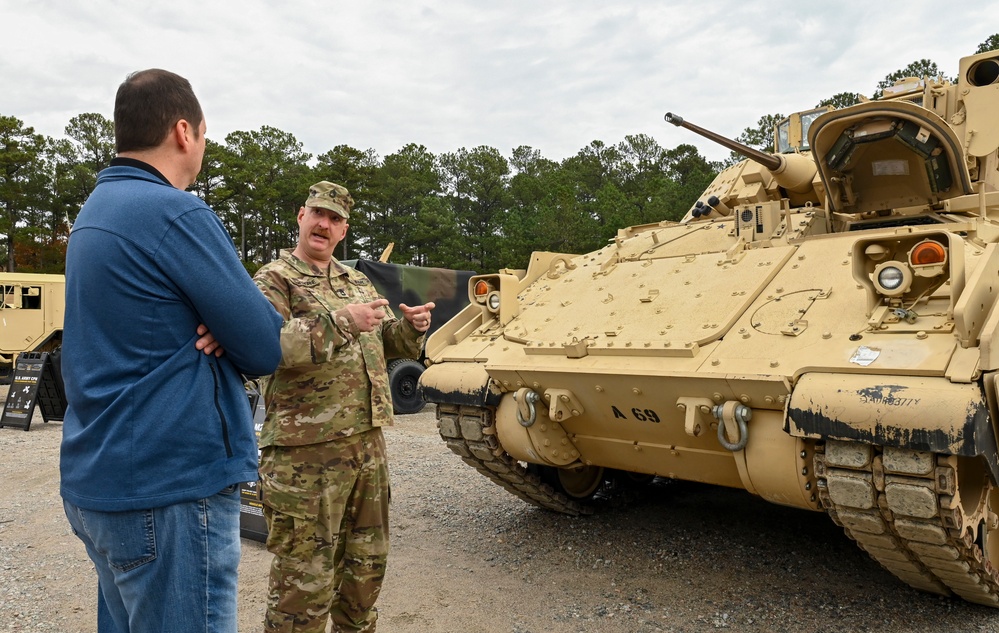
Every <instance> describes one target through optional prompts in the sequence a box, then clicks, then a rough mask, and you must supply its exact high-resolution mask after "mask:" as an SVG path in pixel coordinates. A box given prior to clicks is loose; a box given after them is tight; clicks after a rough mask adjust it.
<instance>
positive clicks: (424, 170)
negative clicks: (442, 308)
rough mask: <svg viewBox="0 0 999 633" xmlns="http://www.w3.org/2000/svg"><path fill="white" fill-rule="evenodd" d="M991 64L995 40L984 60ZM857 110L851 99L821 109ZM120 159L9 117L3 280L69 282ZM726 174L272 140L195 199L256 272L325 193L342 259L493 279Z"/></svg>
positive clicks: (220, 170) (259, 139) (649, 143)
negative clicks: (76, 241)
mask: <svg viewBox="0 0 999 633" xmlns="http://www.w3.org/2000/svg"><path fill="white" fill-rule="evenodd" d="M994 49H999V34H995V35H992V36H990V37H989V38H988V39H987V40H986V41H985V42H983V43H982V44H981V45H979V47H978V50H977V51H976V52H984V51H987V50H994ZM908 76H916V77H936V76H942V73H940V71H939V69H938V68H937V66H936V64H935V63H933V62H931V61H929V60H926V59H922V60H918V61H916V62H913V63H912V64H909V66H907V67H905V68H903V69H900V70H897V71H895V72H893V73H889V74H888V75H887V76H886V77H885V79H884V80H883V81H881V82H879V84H878V86H876V87H875V89H874V92H873V96H874V97H877V96H878V95H879V94H880V93H881V91H883V90H884V89H885V88H887V87H889V86H891V85H892V84H893V83H894V81H895V80H896V79H899V78H902V77H908ZM860 100H861V96H860V95H859V94H857V93H849V92H844V93H838V94H836V95H833V96H831V97H829V98H828V99H824V100H822V101H821V102H819V104H818V105H819V106H821V105H832V106H833V107H843V106H846V105H851V104H852V103H857V102H858V101H860ZM782 118H783V116H782V115H780V114H776V113H775V114H768V115H764V116H763V117H761V118H760V119H759V121H758V122H757V124H756V125H755V126H751V127H747V128H746V129H745V130H744V131H743V133H742V134H741V135H740V136H739V137H738V140H740V141H742V142H743V143H745V144H747V145H750V146H752V147H756V148H759V149H763V150H770V149H771V147H772V140H771V139H772V131H773V125H774V123H776V122H777V121H779V120H780V119H782ZM114 155H115V152H114V129H113V124H112V122H111V121H110V120H108V119H107V118H106V117H104V116H103V115H101V114H98V113H93V112H90V113H84V114H80V115H78V116H76V117H73V118H72V119H71V120H70V121H69V123H68V124H67V126H66V128H65V137H64V138H51V137H47V136H43V135H41V134H37V133H36V132H35V131H34V129H33V128H32V127H30V126H28V125H26V124H25V123H24V122H23V121H21V120H20V119H18V118H16V117H14V116H5V115H2V114H0V267H2V269H3V270H7V271H15V270H17V271H22V272H46V273H60V272H63V270H64V267H65V253H66V243H67V241H68V236H69V230H70V227H71V226H72V223H73V221H74V220H75V218H76V214H77V213H79V210H80V207H81V206H82V205H83V202H84V201H85V200H86V198H87V196H88V195H89V194H90V192H91V191H92V190H93V188H94V185H95V183H96V179H97V174H98V173H99V172H100V170H101V169H103V168H104V167H106V166H107V165H108V163H109V162H110V160H111V159H112V158H113V157H114ZM730 160H734V158H733V159H730ZM724 165H725V163H723V162H715V161H710V160H708V159H706V158H705V157H704V156H702V155H701V154H700V153H699V152H698V150H697V148H696V147H694V146H693V145H689V144H681V145H677V146H676V147H674V148H664V147H662V146H661V145H659V143H658V142H656V140H655V139H654V138H652V137H650V136H648V135H645V134H638V135H633V136H626V137H625V138H624V140H622V141H620V142H618V143H615V144H606V143H604V142H602V141H597V140H595V141H593V142H591V143H590V144H589V145H587V146H586V147H584V148H582V149H581V150H579V152H577V153H576V154H575V155H574V156H571V157H569V158H566V159H564V160H561V161H554V160H550V159H548V158H545V157H544V156H542V155H541V152H540V151H539V150H537V149H534V148H532V147H529V146H520V147H517V148H515V149H513V150H512V152H511V153H510V154H509V155H508V156H506V155H503V154H502V153H501V152H500V151H499V150H497V149H496V148H493V147H488V146H478V147H473V148H471V149H468V148H461V149H458V150H457V151H454V152H446V153H442V154H434V153H432V152H430V151H429V150H427V148H426V147H424V146H422V145H417V144H408V145H406V146H404V147H402V148H401V149H400V150H399V151H397V152H395V153H392V154H388V155H386V156H378V155H377V154H376V152H375V151H374V150H372V149H367V150H360V149H357V148H354V147H350V146H348V145H338V146H336V147H334V148H332V149H330V150H329V151H327V152H325V153H322V154H319V155H316V156H313V155H311V154H309V153H307V152H305V151H304V149H303V144H302V143H301V142H300V141H299V140H298V139H297V138H295V136H294V135H293V134H291V133H289V132H285V131H283V130H279V129H277V128H273V127H270V126H263V127H261V128H260V129H259V130H254V131H235V132H232V133H230V134H229V135H227V136H226V137H225V139H224V141H223V142H221V143H219V142H216V141H214V140H212V139H210V138H209V139H208V140H207V143H206V150H205V157H204V162H203V165H202V169H201V174H200V175H199V176H198V180H197V182H196V183H195V184H194V185H193V186H192V187H191V190H192V191H193V192H194V193H195V194H197V195H198V196H200V197H201V198H202V199H204V200H205V202H207V203H208V205H209V206H211V207H212V208H213V209H214V210H215V211H216V213H218V215H219V217H220V218H221V220H222V222H223V224H224V225H225V227H226V229H227V230H228V231H229V234H230V235H231V236H232V238H233V240H234V242H235V245H236V248H237V250H238V252H239V255H240V258H241V259H242V260H243V262H244V264H245V266H246V267H247V269H248V270H250V271H251V272H252V271H255V270H256V269H257V268H258V267H259V266H261V265H263V264H264V263H266V262H268V261H270V260H272V259H274V258H275V257H276V256H277V254H278V251H279V250H280V249H281V248H286V247H289V246H291V245H293V244H294V243H295V240H296V238H297V234H298V228H297V223H296V215H297V212H298V209H299V207H300V206H301V205H302V203H303V202H304V199H305V192H306V191H307V189H308V187H309V185H311V184H312V183H314V182H316V181H318V180H331V181H333V182H338V183H341V184H343V185H344V186H346V187H347V188H348V189H349V190H350V192H351V195H352V196H353V198H354V201H355V206H354V211H353V212H352V213H351V218H350V225H351V228H350V231H349V233H348V235H347V239H345V240H344V242H343V243H342V244H341V246H340V247H338V252H337V256H338V257H339V258H341V259H349V258H376V257H378V256H379V255H380V253H381V252H382V250H383V249H384V248H385V247H386V246H387V245H388V243H389V242H393V243H394V244H395V247H394V250H393V252H392V259H391V261H393V262H395V263H405V264H414V265H420V266H439V267H444V268H458V269H466V270H476V271H479V272H487V271H495V270H498V269H500V268H507V267H509V268H516V267H523V266H525V265H526V263H527V261H528V258H529V257H530V254H531V252H533V251H535V250H549V251H558V252H568V253H583V252H588V251H592V250H595V249H597V248H599V247H601V246H602V245H604V244H606V243H607V240H609V239H610V238H612V237H613V236H614V234H615V233H616V231H617V229H618V228H620V227H624V226H631V225H636V224H644V223H650V222H659V221H662V220H678V219H680V218H681V217H682V216H683V214H684V213H686V211H687V210H688V209H689V208H690V205H691V204H692V202H693V201H694V200H696V199H697V197H698V196H699V195H700V194H701V192H702V191H703V190H704V189H705V188H706V187H707V185H708V184H709V183H710V182H711V180H712V179H713V178H714V176H715V175H716V174H717V172H718V171H719V170H720V169H721V168H722V167H723V166H724Z"/></svg>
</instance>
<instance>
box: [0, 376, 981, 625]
mask: <svg viewBox="0 0 999 633" xmlns="http://www.w3.org/2000/svg"><path fill="white" fill-rule="evenodd" d="M5 394H6V388H3V389H0V396H5ZM61 430H62V425H61V423H58V422H52V423H48V424H45V423H43V422H42V420H41V417H40V416H39V415H38V414H37V413H36V415H35V418H34V420H33V422H32V426H31V430H30V431H28V432H24V431H22V430H19V429H10V428H3V429H0V456H2V457H0V485H2V486H3V488H2V492H0V631H32V632H35V631H60V632H65V633H75V632H84V631H93V630H94V629H95V620H96V618H95V613H94V611H95V600H96V577H95V575H94V573H93V568H92V567H91V565H90V562H89V560H88V559H87V556H86V553H85V552H84V550H83V546H82V545H81V544H80V543H79V541H77V539H76V538H75V537H74V536H73V535H72V534H71V533H70V531H69V528H68V525H67V523H66V518H65V516H64V515H63V510H62V503H61V501H60V499H59V492H58V481H59V470H58V461H59V441H60V436H61ZM386 437H387V440H388V447H389V454H390V467H391V474H392V549H391V554H390V556H389V568H388V573H387V577H386V580H385V586H384V590H383V593H382V596H381V599H380V600H379V608H380V613H381V615H380V619H379V627H378V630H379V631H381V632H382V633H395V632H398V633H416V632H421V633H428V632H429V633H453V632H459V631H461V632H480V633H511V632H512V633H542V632H546V633H547V632H551V633H577V632H580V631H583V632H590V631H592V632H601V633H604V632H606V633H619V632H620V633H636V632H657V631H670V632H695V631H713V630H717V629H726V628H727V629H731V630H735V631H815V632H818V631H872V632H873V631H878V632H885V631H887V632H889V633H901V632H903V631H927V632H929V631H934V632H935V631H943V630H946V631H953V632H965V631H966V632H969V633H970V632H976V633H980V632H983V631H986V632H988V631H999V611H997V610H993V609H988V608H985V607H979V606H975V605H971V604H967V603H964V602H962V601H960V600H951V599H945V598H940V597H937V596H933V595H929V594H923V593H919V592H917V591H915V590H912V589H910V588H908V587H906V586H905V585H903V584H902V583H901V582H899V581H898V580H896V579H895V578H894V577H892V576H891V575H889V574H888V573H887V572H885V571H884V570H882V569H881V568H880V567H879V566H878V565H877V564H876V563H875V562H873V561H872V560H871V559H869V558H868V557H867V556H866V555H865V554H864V553H863V552H861V551H860V550H859V549H858V548H857V547H856V546H855V545H854V544H853V543H852V542H851V541H850V540H849V539H847V538H846V536H844V535H843V533H842V531H841V530H839V529H838V528H836V527H835V526H834V525H833V524H832V522H831V521H830V520H829V519H828V518H827V517H826V516H825V515H823V514H821V513H813V512H805V511H801V510H795V509H790V508H783V507H780V506H774V505H770V504H768V503H765V502H763V501H761V500H760V499H758V498H755V497H753V496H751V495H749V494H748V493H746V492H743V491H740V490H728V489H722V488H714V487H710V486H702V485H696V484H689V483H683V482H668V481H665V480H656V482H654V483H653V485H652V486H650V487H649V488H648V490H647V491H646V492H645V493H644V494H643V495H642V496H641V498H639V499H636V500H634V501H632V502H630V503H628V504H617V503H611V502H604V503H602V504H601V506H600V507H599V508H598V511H597V513H596V514H595V515H594V516H590V517H585V518H573V517H568V516H563V515H557V514H552V513H550V512H546V511H543V510H540V509H537V508H533V507H531V506H528V505H526V504H525V503H523V502H522V501H520V500H518V499H516V498H514V497H512V496H511V495H509V494H508V493H506V492H505V491H503V490H501V489H500V488H499V487H497V486H496V485H495V484H493V483H491V482H490V481H488V480H486V479H485V478H484V477H482V476H481V475H479V474H478V473H476V472H475V471H473V470H472V469H471V468H469V467H468V466H466V465H465V464H464V463H463V462H462V461H461V460H460V459H459V458H458V457H457V456H456V455H454V454H452V453H451V452H450V451H449V450H448V449H447V447H446V446H445V445H444V443H443V442H442V441H441V439H440V438H439V436H438V435H437V429H436V424H435V420H434V412H433V407H428V408H427V409H425V410H424V412H422V413H420V414H416V415H408V416H399V417H398V418H397V422H396V426H395V427H393V428H391V429H389V430H388V431H387V433H386ZM270 558H271V557H270V554H268V553H267V552H266V551H265V550H264V548H263V545H262V544H260V543H257V542H255V541H250V540H244V541H243V559H242V562H241V564H240V596H239V600H240V606H239V630H240V631H246V632H249V631H258V630H260V624H261V622H262V619H263V612H264V600H265V593H266V585H267V571H268V566H269V564H270Z"/></svg>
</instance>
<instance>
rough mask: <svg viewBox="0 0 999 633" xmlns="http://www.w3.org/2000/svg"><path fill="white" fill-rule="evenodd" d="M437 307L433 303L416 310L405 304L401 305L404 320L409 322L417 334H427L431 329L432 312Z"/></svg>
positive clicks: (417, 307)
mask: <svg viewBox="0 0 999 633" xmlns="http://www.w3.org/2000/svg"><path fill="white" fill-rule="evenodd" d="M436 307H437V306H436V305H434V302H433V301H430V302H429V303H424V304H423V305H421V306H416V307H415V308H411V307H409V306H408V305H406V304H405V303H400V304H399V309H400V310H401V311H402V316H403V318H405V319H406V320H407V321H409V322H410V323H411V324H412V325H413V327H414V328H415V329H416V331H417V332H426V331H427V330H429V329H430V311H431V310H433V309H434V308H436Z"/></svg>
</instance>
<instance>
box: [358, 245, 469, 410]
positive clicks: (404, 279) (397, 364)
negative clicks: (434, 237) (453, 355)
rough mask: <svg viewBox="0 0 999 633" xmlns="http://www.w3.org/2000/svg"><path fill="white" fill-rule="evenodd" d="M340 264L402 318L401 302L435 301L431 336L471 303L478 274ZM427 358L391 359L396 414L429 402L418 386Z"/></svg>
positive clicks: (378, 264) (369, 262)
mask: <svg viewBox="0 0 999 633" xmlns="http://www.w3.org/2000/svg"><path fill="white" fill-rule="evenodd" d="M387 252H390V251H387ZM386 258H387V253H385V254H383V255H382V259H386ZM341 263H343V264H344V265H347V266H351V267H353V268H355V269H357V270H359V271H360V272H362V273H364V274H365V275H366V276H367V277H368V279H370V280H371V283H372V284H374V286H375V288H376V289H377V290H378V293H379V294H380V295H382V296H383V297H385V298H386V299H388V302H389V306H390V307H391V308H392V312H393V314H395V316H396V317H399V318H402V313H401V312H399V304H400V303H405V304H406V305H408V306H414V305H420V304H424V303H427V302H428V301H433V302H434V304H435V305H436V307H435V308H434V310H433V313H432V318H431V321H430V329H429V330H428V331H427V335H428V336H429V335H431V334H433V333H434V332H436V331H437V330H438V329H440V327H441V326H442V325H444V324H445V323H446V322H447V321H448V320H449V319H451V317H453V316H454V315H456V314H458V313H459V312H460V311H461V310H462V309H463V308H464V307H465V306H467V305H468V280H469V279H471V278H472V276H473V275H475V273H474V272H472V271H470V270H451V269H448V268H432V267H424V266H409V265H404V264H392V263H389V262H385V261H380V260H373V259H352V260H346V261H343V262H341ZM424 359H425V356H421V357H420V358H396V359H388V372H389V385H390V387H391V389H392V408H393V409H394V410H395V412H396V413H401V414H408V413H417V412H419V411H421V410H422V409H423V407H424V406H425V405H426V402H425V401H424V400H423V395H422V392H421V391H420V388H419V381H420V376H421V375H422V374H423V370H424V364H423V362H424Z"/></svg>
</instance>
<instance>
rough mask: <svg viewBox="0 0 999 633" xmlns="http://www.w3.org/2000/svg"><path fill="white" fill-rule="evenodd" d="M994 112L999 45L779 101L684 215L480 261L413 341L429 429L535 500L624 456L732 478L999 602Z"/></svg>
mask: <svg viewBox="0 0 999 633" xmlns="http://www.w3.org/2000/svg"><path fill="white" fill-rule="evenodd" d="M997 112H999V52H992V53H985V54H981V55H976V56H972V57H967V58H964V59H962V60H961V63H960V73H959V77H958V79H957V83H956V84H950V83H948V82H940V81H933V80H918V81H915V80H913V81H907V82H902V83H900V84H898V85H896V86H895V87H894V88H893V89H890V90H888V91H886V96H885V99H883V100H880V101H873V102H867V103H861V104H859V105H855V106H852V107H848V108H843V109H840V110H835V111H828V112H827V111H826V110H825V109H822V110H816V111H811V112H805V113H800V114H797V115H793V116H791V117H789V118H788V119H787V120H785V121H784V122H783V123H781V124H780V125H779V126H778V129H777V134H776V143H775V149H776V150H777V151H776V152H775V153H774V154H773V155H771V154H761V153H758V152H756V153H753V152H752V150H749V152H748V153H749V154H751V156H750V158H751V159H752V160H746V161H743V162H741V163H739V164H737V165H734V166H732V167H730V168H728V169H726V170H725V171H723V172H722V173H720V174H719V175H718V177H717V178H716V179H715V180H714V182H713V183H712V184H711V186H710V187H709V189H708V190H707V191H705V192H704V194H703V195H702V196H701V198H700V200H698V201H696V203H695V204H694V205H693V206H692V208H691V210H690V212H688V214H687V215H686V217H685V218H684V219H683V221H682V222H680V223H672V222H661V223H658V224H650V225H644V226H634V227H629V228H625V229H622V230H620V231H619V232H618V234H617V237H616V238H615V239H614V240H613V242H612V243H611V244H609V245H608V246H606V247H605V248H602V249H601V250H598V251H596V252H593V253H588V254H585V255H565V254H554V253H535V254H534V255H533V256H532V258H531V261H530V263H529V266H528V268H527V270H526V271H523V270H521V271H510V270H504V271H500V272H499V273H498V274H491V275H479V276H476V277H473V278H472V279H471V281H470V288H469V298H470V300H471V305H470V306H469V307H467V308H466V309H465V310H464V311H462V312H461V313H460V314H459V315H458V316H457V317H455V318H454V319H453V320H451V321H450V322H449V323H448V324H447V325H446V326H444V327H443V328H441V329H440V330H439V331H438V332H437V333H436V334H435V335H434V336H432V337H431V339H430V340H429V342H428V347H427V356H428V358H429V359H430V360H431V361H432V363H433V364H432V365H431V366H430V367H429V368H428V369H427V370H426V372H425V373H424V374H423V376H422V379H421V384H422V386H423V389H424V394H425V397H426V398H427V400H429V401H432V402H436V403H437V404H438V417H439V425H440V432H441V435H442V436H443V437H444V439H445V440H446V441H447V443H448V445H449V446H450V447H451V449H452V450H454V451H455V452H456V453H458V454H459V455H461V456H462V458H463V459H464V460H465V461H466V462H467V463H469V464H470V465H472V466H474V467H475V468H476V469H477V470H478V471H479V472H480V473H482V474H483V475H485V476H487V477H489V478H490V479H491V480H493V481H495V482H496V483H497V484H499V485H501V486H503V487H504V488H505V489H507V490H508V491H510V492H511V493H513V494H515V495H517V496H519V497H521V498H523V499H524V500H526V501H528V502H530V503H533V504H536V505H539V506H542V507H545V508H550V509H553V510H556V511H560V512H567V513H582V512H586V511H587V510H588V507H587V500H588V499H589V497H590V496H591V495H592V494H593V493H594V492H595V491H596V490H597V489H598V488H599V487H600V486H601V484H602V482H603V481H605V480H606V479H607V478H608V477H610V476H612V475H613V476H614V477H617V478H621V477H622V473H627V474H628V475H627V476H626V477H630V478H632V479H636V480H640V479H642V478H643V477H645V478H648V477H650V476H653V475H656V476H662V477H669V478H676V479H685V480H693V481H699V482H707V483H712V484H719V485H722V486H731V487H736V488H745V489H746V490H748V491H750V492H752V493H754V494H757V495H759V496H761V497H763V498H764V499H766V500H768V501H771V502H774V503H779V504H783V505H789V506H796V507H799V508H803V509H807V510H815V511H824V512H827V513H828V514H829V515H830V517H831V518H832V520H833V521H835V522H836V523H837V524H838V525H841V526H842V527H843V528H844V530H845V531H846V533H847V534H848V535H849V536H850V537H851V538H852V539H854V540H856V541H857V543H858V544H859V545H860V546H861V547H862V548H863V549H864V550H865V551H867V552H868V553H869V554H870V555H871V556H872V557H874V558H875V559H876V560H877V561H878V562H879V563H881V564H882V565H883V566H884V567H886V568H887V569H888V570H889V571H891V572H892V573H893V574H895V575H896V576H897V577H898V578H900V579H902V580H903V581H904V582H906V583H908V584H909V585H911V586H913V587H917V588H919V589H923V590H926V591H930V592H934V593H939V594H945V595H946V594H951V593H954V594H958V595H960V596H962V597H963V598H965V599H967V600H970V601H973V602H978V603H982V604H987V605H993V606H994V605H997V604H999V576H997V574H996V568H995V566H997V565H999V515H997V513H999V486H997V484H999V459H997V445H996V435H997V433H996V420H997V419H999V417H997V416H999V411H997V404H999V403H997V385H996V376H997V374H999V308H997V307H996V304H997V294H999V154H997V148H999V119H997ZM667 119H668V120H670V121H671V122H674V123H677V124H682V125H684V126H685V127H689V128H693V126H690V125H688V124H685V123H683V122H682V120H681V119H680V118H679V117H675V116H672V115H667ZM745 149H746V150H748V149H749V148H745Z"/></svg>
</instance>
